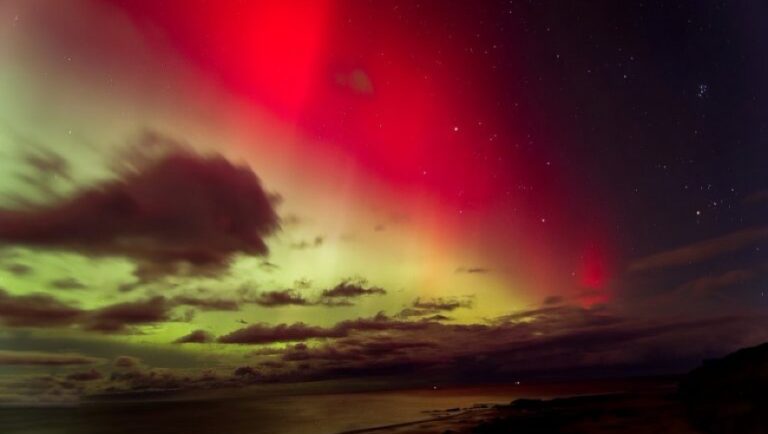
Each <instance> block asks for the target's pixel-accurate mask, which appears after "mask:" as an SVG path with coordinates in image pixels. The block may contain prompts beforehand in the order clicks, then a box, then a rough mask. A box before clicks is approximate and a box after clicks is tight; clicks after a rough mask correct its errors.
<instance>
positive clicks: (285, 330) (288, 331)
mask: <svg viewBox="0 0 768 434" xmlns="http://www.w3.org/2000/svg"><path fill="white" fill-rule="evenodd" d="M331 333H332V332H331V331H330V330H328V329H324V328H322V327H315V326H309V325H307V324H304V323H302V322H298V323H294V324H291V325H288V324H279V325H277V326H269V325H266V324H253V325H250V326H248V327H244V328H241V329H239V330H235V331H233V332H232V333H229V334H226V335H224V336H221V337H219V339H218V341H219V342H221V343H225V344H268V343H274V342H290V341H303V340H306V339H312V338H326V337H330V336H332V335H331Z"/></svg>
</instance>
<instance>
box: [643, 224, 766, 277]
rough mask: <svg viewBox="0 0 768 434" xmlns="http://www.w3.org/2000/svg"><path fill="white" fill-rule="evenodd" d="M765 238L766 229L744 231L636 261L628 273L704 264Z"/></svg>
mask: <svg viewBox="0 0 768 434" xmlns="http://www.w3.org/2000/svg"><path fill="white" fill-rule="evenodd" d="M766 238H768V228H752V229H745V230H742V231H738V232H733V233H730V234H727V235H723V236H721V237H718V238H712V239H709V240H705V241H700V242H697V243H694V244H690V245H687V246H683V247H679V248H676V249H672V250H668V251H665V252H661V253H656V254H654V255H650V256H646V257H644V258H640V259H637V260H635V261H633V262H632V263H631V264H630V265H629V271H633V272H641V271H648V270H654V269H660V268H670V267H679V266H683V265H689V264H694V263H699V262H704V261H707V260H709V259H712V258H715V257H718V256H721V255H724V254H726V253H730V252H734V251H738V250H741V249H744V248H746V247H749V246H751V245H753V244H755V243H758V242H760V241H762V240H765V239H766Z"/></svg>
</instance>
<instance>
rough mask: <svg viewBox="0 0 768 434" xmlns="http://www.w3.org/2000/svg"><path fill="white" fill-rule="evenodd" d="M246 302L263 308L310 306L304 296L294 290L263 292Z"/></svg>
mask: <svg viewBox="0 0 768 434" xmlns="http://www.w3.org/2000/svg"><path fill="white" fill-rule="evenodd" d="M245 301H246V302H249V303H255V304H258V305H259V306H263V307H279V306H290V305H294V306H306V305H309V304H310V303H309V301H307V299H306V298H304V296H302V295H301V294H299V293H298V292H296V291H294V290H292V289H284V290H280V291H265V292H261V293H259V294H258V295H256V296H255V297H248V298H246V300H245Z"/></svg>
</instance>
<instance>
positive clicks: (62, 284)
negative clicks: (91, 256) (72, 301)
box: [50, 277, 88, 289]
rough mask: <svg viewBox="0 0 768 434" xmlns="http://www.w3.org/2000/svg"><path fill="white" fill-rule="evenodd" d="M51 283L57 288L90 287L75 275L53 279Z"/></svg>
mask: <svg viewBox="0 0 768 434" xmlns="http://www.w3.org/2000/svg"><path fill="white" fill-rule="evenodd" d="M50 285H51V287H53V288H55V289H85V288H87V287H88V286H87V285H85V284H84V283H82V282H80V281H79V280H77V279H75V278H74V277H65V278H63V279H56V280H52V281H51V282H50Z"/></svg>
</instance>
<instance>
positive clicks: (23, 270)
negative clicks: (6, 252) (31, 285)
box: [4, 263, 32, 276]
mask: <svg viewBox="0 0 768 434" xmlns="http://www.w3.org/2000/svg"><path fill="white" fill-rule="evenodd" d="M4 268H5V269H6V270H7V271H8V272H9V273H11V274H15V275H16V276H26V275H28V274H30V273H32V267H30V266H29V265H25V264H19V263H14V264H8V265H6V266H5V267H4Z"/></svg>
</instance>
